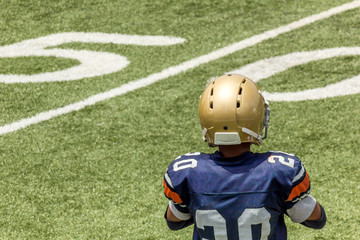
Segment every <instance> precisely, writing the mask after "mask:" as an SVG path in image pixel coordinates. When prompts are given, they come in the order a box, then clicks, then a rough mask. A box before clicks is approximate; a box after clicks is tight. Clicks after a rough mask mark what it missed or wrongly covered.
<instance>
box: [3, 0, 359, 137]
mask: <svg viewBox="0 0 360 240" xmlns="http://www.w3.org/2000/svg"><path fill="white" fill-rule="evenodd" d="M358 7H360V0H356V1H353V2H350V3H346V4H343V5H341V6H338V7H334V8H331V9H329V10H327V11H324V12H321V13H319V14H315V15H311V16H309V17H306V18H303V19H301V20H298V21H295V22H292V23H290V24H288V25H285V26H281V27H278V28H275V29H273V30H269V31H266V32H264V33H261V34H258V35H255V36H252V37H250V38H247V39H244V40H242V41H239V42H236V43H233V44H230V45H228V46H226V47H223V48H220V49H218V50H215V51H213V52H211V53H208V54H206V55H203V56H200V57H197V58H194V59H192V60H189V61H186V62H184V63H182V64H179V65H176V66H173V67H169V68H167V69H164V70H163V71H161V72H159V73H154V74H151V75H149V76H147V77H145V78H141V79H138V80H134V81H131V82H129V83H126V84H124V85H122V86H120V87H118V88H114V89H111V90H109V91H106V92H103V93H99V94H96V95H93V96H91V97H89V98H86V99H84V100H82V101H80V102H76V103H72V104H69V105H67V106H64V107H61V108H57V109H53V110H50V111H46V112H41V113H39V114H36V115H35V116H32V117H29V118H23V119H21V120H19V121H16V122H13V123H10V124H6V125H4V126H1V127H0V135H4V134H7V133H11V132H15V131H17V130H19V129H22V128H25V127H28V126H30V125H33V124H37V123H40V122H43V121H45V120H49V119H51V118H54V117H58V116H61V115H63V114H67V113H70V112H73V111H78V110H80V109H83V108H85V107H87V106H91V105H93V104H95V103H97V102H101V101H104V100H107V99H111V98H113V97H117V96H120V95H123V94H125V93H127V92H130V91H134V90H136V89H139V88H142V87H146V86H148V85H150V84H152V83H155V82H157V81H159V80H162V79H165V78H168V77H171V76H174V75H177V74H179V73H181V72H184V71H187V70H189V69H192V68H195V67H197V66H199V65H201V64H204V63H208V62H211V61H213V60H216V59H219V58H222V57H224V56H227V55H229V54H232V53H234V52H237V51H239V50H242V49H244V48H247V47H250V46H253V45H255V44H257V43H260V42H262V41H264V40H268V39H271V38H274V37H276V36H278V35H280V34H283V33H287V32H290V31H292V30H294V29H297V28H300V27H303V26H306V25H308V24H311V23H314V22H316V21H319V20H322V19H325V18H329V17H331V16H333V15H336V14H339V13H342V12H344V11H347V10H351V9H354V8H358Z"/></svg>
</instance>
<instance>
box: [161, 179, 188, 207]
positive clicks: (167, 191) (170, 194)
mask: <svg viewBox="0 0 360 240" xmlns="http://www.w3.org/2000/svg"><path fill="white" fill-rule="evenodd" d="M164 188H165V190H164V193H165V195H166V196H167V197H168V198H170V199H172V200H173V201H174V202H177V203H183V200H181V198H180V196H179V194H177V193H176V192H173V191H171V189H170V188H169V187H168V186H167V184H166V182H165V179H164Z"/></svg>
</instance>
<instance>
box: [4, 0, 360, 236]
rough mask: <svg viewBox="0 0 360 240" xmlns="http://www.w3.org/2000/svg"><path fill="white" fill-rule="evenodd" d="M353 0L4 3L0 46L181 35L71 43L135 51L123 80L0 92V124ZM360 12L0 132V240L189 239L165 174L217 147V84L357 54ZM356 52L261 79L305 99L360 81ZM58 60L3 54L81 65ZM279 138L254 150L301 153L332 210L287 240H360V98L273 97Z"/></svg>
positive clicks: (47, 65)
mask: <svg viewBox="0 0 360 240" xmlns="http://www.w3.org/2000/svg"><path fill="white" fill-rule="evenodd" d="M346 2H348V1H345V0H341V1H340V0H334V1H327V0H321V1H314V0H305V1H292V0H284V1H275V0H272V1H269V0H267V1H265V0H256V1H245V0H242V1H210V0H208V1H192V0H186V1H179V2H174V1H130V2H129V1H57V2H54V1H15V0H14V1H0V5H1V8H0V31H1V33H2V34H1V35H0V44H1V45H8V44H13V43H16V42H20V41H23V40H26V39H31V38H37V37H40V36H46V35H49V34H53V33H59V32H70V31H75V32H80V31H81V32H105V33H121V34H138V35H164V36H176V37H182V38H185V39H186V42H185V43H183V44H179V45H173V46H166V47H165V46H164V47H159V46H151V47H143V46H132V45H116V44H86V43H69V44H64V45H61V46H60V47H61V48H71V49H79V50H80V49H86V50H93V51H104V52H111V53H116V54H119V55H123V56H126V57H127V58H128V59H129V61H130V62H131V63H130V65H129V66H128V67H127V68H125V69H123V70H122V71H119V72H116V73H112V74H108V75H103V76H99V77H93V78H86V79H81V80H76V81H68V82H54V83H29V84H3V83H1V84H0V113H1V115H0V116H1V118H0V125H1V126H2V125H5V124H9V123H12V122H14V121H18V120H20V119H22V118H25V117H31V116H34V115H35V114H37V113H40V112H43V111H47V110H51V109H55V108H58V107H61V106H65V105H67V104H70V103H73V102H76V101H80V100H83V99H85V98H86V97H89V96H92V95H94V94H96V93H99V92H103V91H106V90H109V89H112V88H114V87H118V86H121V85H122V84H123V83H126V82H130V81H132V80H136V79H139V78H142V77H146V76H148V75H149V74H152V73H157V72H159V71H161V70H163V69H165V68H167V67H170V66H173V65H176V64H180V63H182V62H184V61H187V60H190V59H192V58H194V57H198V56H201V55H203V54H207V53H209V52H211V51H213V50H216V49H219V48H221V47H224V46H227V45H228V44H231V43H233V42H237V41H240V40H242V39H245V38H248V37H251V36H253V35H255V34H259V33H262V32H264V31H266V30H270V29H273V28H276V27H279V26H282V25H285V24H288V23H290V22H292V21H295V20H299V19H301V18H303V17H306V16H309V15H312V14H315V13H319V12H321V11H324V10H327V9H330V8H332V7H335V6H338V5H341V4H343V3H346ZM359 14H360V10H359V9H355V10H351V11H347V12H344V13H341V14H339V15H336V16H333V17H331V18H329V19H325V20H322V21H319V22H317V23H314V24H310V25H308V26H306V27H303V28H300V29H297V30H295V31H291V32H289V33H286V34H282V35H280V36H278V37H277V38H274V39H270V40H267V41H264V42H262V43H260V44H257V45H255V46H253V47H250V48H247V49H244V50H243V51H239V52H236V53H234V54H231V55H229V56H226V57H224V58H221V59H219V60H216V61H213V62H210V63H208V64H204V65H201V66H199V67H197V68H194V69H192V70H189V71H186V72H183V73H181V74H178V75H176V76H173V77H169V78H167V79H164V80H162V81H159V82H157V83H154V84H152V85H150V86H148V87H146V88H141V89H138V90H136V91H133V92H130V93H127V94H125V95H122V96H120V97H116V98H113V99H110V100H107V101H104V102H101V103H97V104H95V105H94V106H90V107H86V108H85V109H82V110H81V111H78V112H73V113H70V114H66V115H63V116H60V117H57V118H54V119H52V120H49V121H45V122H42V123H40V124H37V125H32V126H30V127H27V128H25V129H22V130H19V131H16V132H13V133H9V134H6V135H2V136H0V179H1V182H2V184H0V192H1V195H0V215H1V218H0V238H1V239H149V240H150V239H157V240H158V239H191V235H192V229H191V228H188V229H184V230H181V231H180V232H171V231H170V230H168V229H167V227H166V223H165V221H164V220H163V214H164V210H165V207H166V204H167V200H166V199H165V198H164V196H163V192H162V191H163V189H162V177H163V174H164V172H165V170H166V168H167V166H168V165H169V163H170V162H171V160H172V159H174V158H175V157H176V156H178V155H180V154H184V153H187V152H191V151H203V152H210V151H212V150H213V149H209V148H208V147H207V145H206V144H204V143H203V142H202V141H201V129H200V125H199V123H198V119H197V118H198V116H197V105H198V100H199V96H200V94H201V92H202V90H203V88H204V86H205V85H206V83H207V81H208V80H209V79H211V78H212V77H214V76H217V75H220V74H223V73H224V72H227V71H230V70H233V69H237V68H239V67H241V66H244V65H245V64H248V63H252V62H255V61H257V60H261V59H264V58H268V57H273V56H278V55H283V54H287V53H292V52H296V51H311V50H317V49H325V48H333V47H343V46H349V47H350V46H351V47H352V46H357V44H358V39H359V36H360V32H359V29H360V28H359V22H358V16H359ZM359 59H360V58H359V57H358V56H353V57H341V58H332V59H327V60H322V61H317V62H312V63H308V64H305V65H301V66H297V67H294V68H291V69H289V70H287V71H285V72H282V73H279V74H276V75H274V76H272V77H270V78H268V79H263V80H261V81H260V82H259V86H260V88H261V89H264V90H266V91H269V92H274V91H280V92H282V91H297V90H305V89H309V88H315V87H323V86H325V85H327V84H330V83H335V82H338V81H340V80H342V79H346V78H349V77H352V76H355V75H356V74H359V73H358V71H357V69H359V65H360V61H359ZM76 64H77V62H76V61H74V60H71V59H62V58H52V57H20V58H11V59H10V58H0V74H36V73H39V72H51V71H55V70H61V69H66V68H68V67H70V66H74V65H76ZM270 104H271V105H270V106H271V122H270V126H271V127H270V130H269V138H268V139H267V140H266V141H265V142H264V144H263V145H262V146H261V147H259V148H257V147H253V151H267V150H281V151H286V152H291V153H295V154H296V155H297V156H299V157H300V158H301V159H302V160H303V162H304V165H305V167H306V169H307V170H308V172H309V174H310V177H311V182H312V193H313V195H314V196H315V198H317V199H318V200H319V201H320V202H321V203H322V205H323V206H324V207H325V209H326V211H327V213H328V224H327V225H326V227H325V229H324V230H321V231H315V230H309V229H305V228H304V227H303V226H301V225H297V224H294V223H291V222H289V221H288V220H287V223H288V235H289V239H296V240H298V239H354V240H355V239H359V238H360V231H359V227H358V226H359V225H360V221H359V219H358V217H357V216H359V215H360V212H359V208H358V206H359V205H360V200H359V199H360V198H359V191H360V188H359V178H358V177H359V175H360V171H359V168H358V167H357V165H358V164H357V158H358V156H359V155H360V152H359V149H358V146H359V145H360V140H359V135H360V130H359V127H358V125H359V116H360V108H359V106H360V95H359V94H357V95H349V96H344V97H335V98H329V99H323V100H316V101H302V102H271V103H270Z"/></svg>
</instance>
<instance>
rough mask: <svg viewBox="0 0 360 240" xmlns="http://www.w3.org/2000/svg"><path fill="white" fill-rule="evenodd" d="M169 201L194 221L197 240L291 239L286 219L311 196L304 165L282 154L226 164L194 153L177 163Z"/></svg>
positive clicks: (168, 185) (170, 175) (168, 181)
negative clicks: (288, 235)
mask: <svg viewBox="0 0 360 240" xmlns="http://www.w3.org/2000/svg"><path fill="white" fill-rule="evenodd" d="M164 188H165V195H166V197H167V198H169V199H170V200H172V201H173V202H174V204H175V206H176V209H178V211H179V212H181V213H184V214H190V215H191V217H192V218H193V220H194V223H195V227H194V235H193V239H194V240H195V239H196V240H197V239H216V240H222V239H234V240H237V239H239V240H243V239H246V240H247V239H274V240H275V239H276V240H278V239H286V238H287V233H286V226H285V223H284V213H286V210H287V209H290V208H291V207H292V206H293V205H294V204H295V203H296V202H297V201H299V200H301V199H303V198H305V197H306V196H308V195H309V193H310V180H309V176H308V173H307V172H306V170H305V169H304V166H303V164H302V163H301V161H300V160H299V159H298V158H297V157H296V156H294V155H292V154H287V153H283V152H267V153H252V152H246V153H244V154H242V155H240V156H238V157H234V158H223V157H222V156H221V154H220V153H219V152H215V153H214V154H204V153H191V154H185V155H183V156H180V157H178V158H177V159H175V160H174V161H173V162H172V163H171V164H170V166H169V168H168V169H167V171H166V173H165V177H164Z"/></svg>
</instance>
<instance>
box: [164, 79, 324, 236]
mask: <svg viewBox="0 0 360 240" xmlns="http://www.w3.org/2000/svg"><path fill="white" fill-rule="evenodd" d="M199 117H200V123H201V127H202V131H203V136H204V140H205V141H206V142H207V143H208V144H209V146H212V147H218V151H216V152H214V153H213V154H204V153H189V154H185V155H183V156H180V157H178V158H176V159H175V160H174V161H173V162H172V163H171V164H170V166H169V168H168V169H167V171H166V173H165V177H164V180H163V181H164V188H165V196H166V197H167V198H168V199H169V205H168V207H167V210H166V212H165V219H166V221H167V224H168V226H169V228H170V229H172V230H178V229H181V228H184V227H187V226H189V225H192V224H194V233H193V239H216V240H219V239H235V240H237V239H240V240H243V239H246V240H247V239H250V240H252V239H274V240H275V239H277V240H278V239H287V232H286V226H285V223H284V214H286V215H288V216H289V217H290V219H291V220H292V221H293V222H295V223H301V224H303V225H305V226H306V227H309V228H314V229H321V228H323V227H324V225H325V223H326V215H325V211H324V209H323V207H322V206H321V205H320V204H319V203H318V202H317V201H316V200H315V198H314V197H313V196H311V195H310V180H309V175H308V173H307V171H306V170H305V168H304V166H303V164H302V162H301V161H300V160H299V159H298V158H297V157H296V156H294V155H293V154H288V153H283V152H273V151H270V152H266V153H253V152H251V151H250V145H251V144H256V145H260V144H261V142H262V140H263V139H265V138H266V136H267V128H268V122H269V117H270V110H269V105H268V103H267V101H266V100H265V99H264V97H263V96H262V94H261V92H260V90H259V88H258V87H257V86H256V85H255V83H254V82H253V81H252V80H250V79H249V78H247V77H244V76H242V75H238V74H227V75H224V76H221V77H219V78H217V79H215V80H213V81H212V82H211V83H210V84H209V85H208V86H207V87H206V89H205V90H204V92H203V94H202V95H201V98H200V105H199ZM264 128H265V131H264V134H263V130H264Z"/></svg>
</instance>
